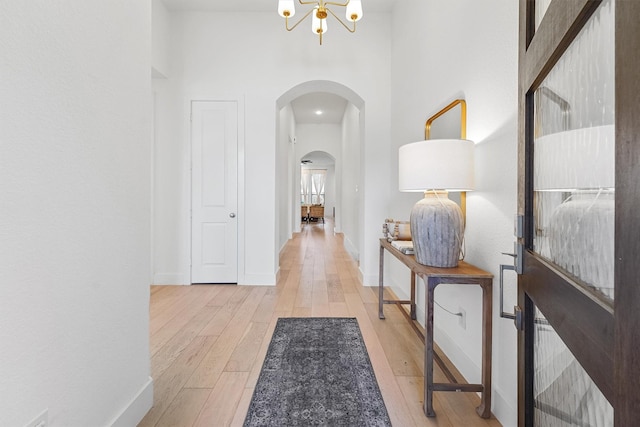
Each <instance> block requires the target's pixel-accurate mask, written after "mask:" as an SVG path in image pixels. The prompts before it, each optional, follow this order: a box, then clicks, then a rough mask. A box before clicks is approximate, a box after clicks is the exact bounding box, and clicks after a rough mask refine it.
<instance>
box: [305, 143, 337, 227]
mask: <svg viewBox="0 0 640 427" xmlns="http://www.w3.org/2000/svg"><path fill="white" fill-rule="evenodd" d="M299 201H300V208H301V209H300V218H301V221H302V224H304V223H310V222H311V221H319V220H322V223H323V224H324V223H325V220H326V219H331V223H332V224H335V222H334V221H335V216H336V207H337V208H338V212H339V211H340V208H341V204H342V201H341V200H338V198H337V197H336V159H335V157H334V156H332V155H331V154H329V153H327V152H326V151H311V152H309V153H307V154H304V155H303V156H302V159H301V160H300V198H299ZM312 206H313V207H314V208H313V209H312V208H311V207H312ZM305 213H306V215H305Z"/></svg>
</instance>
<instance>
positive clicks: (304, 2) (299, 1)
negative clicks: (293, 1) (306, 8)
mask: <svg viewBox="0 0 640 427" xmlns="http://www.w3.org/2000/svg"><path fill="white" fill-rule="evenodd" d="M298 3H300V4H318V5H319V4H320V2H319V1H317V0H311V1H302V0H298Z"/></svg>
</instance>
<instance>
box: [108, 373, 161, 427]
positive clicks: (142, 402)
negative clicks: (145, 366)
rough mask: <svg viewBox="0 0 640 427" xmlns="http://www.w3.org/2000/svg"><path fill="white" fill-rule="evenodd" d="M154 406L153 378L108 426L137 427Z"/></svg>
mask: <svg viewBox="0 0 640 427" xmlns="http://www.w3.org/2000/svg"><path fill="white" fill-rule="evenodd" d="M152 406H153V378H151V377H149V379H148V380H147V382H146V383H145V384H144V385H143V386H142V388H141V389H140V391H139V392H138V394H136V395H135V396H134V397H133V399H131V402H129V404H128V405H127V406H126V407H125V408H124V409H123V410H122V412H120V414H119V415H118V416H116V417H115V419H114V420H113V421H112V422H110V423H109V424H108V425H110V426H112V427H129V426H135V425H138V423H140V421H142V419H143V418H144V416H145V415H146V414H147V412H149V410H150V409H151V407H152Z"/></svg>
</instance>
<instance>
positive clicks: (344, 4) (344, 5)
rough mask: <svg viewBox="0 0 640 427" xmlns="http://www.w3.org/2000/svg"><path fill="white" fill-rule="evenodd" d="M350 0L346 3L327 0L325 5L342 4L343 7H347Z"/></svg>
mask: <svg viewBox="0 0 640 427" xmlns="http://www.w3.org/2000/svg"><path fill="white" fill-rule="evenodd" d="M349 1H350V0H347V1H345V2H344V3H336V2H333V1H326V2H324V4H325V5H327V4H330V5H332V6H342V7H346V6H348V5H349Z"/></svg>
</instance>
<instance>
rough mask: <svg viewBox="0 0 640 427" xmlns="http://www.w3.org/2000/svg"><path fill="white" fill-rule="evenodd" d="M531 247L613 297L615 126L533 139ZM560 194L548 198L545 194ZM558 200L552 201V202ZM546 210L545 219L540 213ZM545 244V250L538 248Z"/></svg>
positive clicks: (565, 132)
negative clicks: (533, 225) (533, 228)
mask: <svg viewBox="0 0 640 427" xmlns="http://www.w3.org/2000/svg"><path fill="white" fill-rule="evenodd" d="M533 158H534V160H533V162H534V163H533V164H534V167H533V189H534V191H535V192H536V197H537V198H538V200H539V202H538V203H537V206H538V207H539V208H538V210H537V211H536V229H539V230H540V231H539V232H538V233H537V234H536V239H537V240H538V239H539V240H540V244H538V243H536V250H537V251H538V252H539V253H542V254H543V255H546V256H548V257H549V258H550V259H551V261H553V262H554V263H556V264H557V265H559V266H560V267H562V268H564V269H565V270H567V271H568V272H569V273H571V274H573V275H575V276H576V277H578V278H580V279H581V280H582V281H583V282H584V283H586V284H588V285H590V286H593V287H595V288H596V289H598V290H599V291H600V292H601V293H604V294H605V295H607V296H609V297H610V298H613V288H614V260H615V256H614V254H615V250H614V246H615V239H614V235H615V129H614V126H613V125H605V126H594V127H588V128H581V129H572V130H567V131H563V132H557V133H552V134H549V135H544V136H541V137H538V138H536V139H535V140H534V157H533ZM548 192H554V193H560V194H559V196H558V197H559V198H560V200H562V202H561V203H560V204H557V200H558V198H555V202H554V203H551V204H550V205H548V204H547V203H544V201H545V200H552V199H550V198H549V197H547V196H546V195H545V194H544V193H548ZM556 204H557V205H556ZM546 212H548V213H550V215H549V216H548V219H547V220H546V221H545V220H544V219H545V216H546V215H544V216H543V213H546ZM545 244H548V245H549V246H548V248H549V253H548V254H546V253H544V250H543V248H544V247H545Z"/></svg>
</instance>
